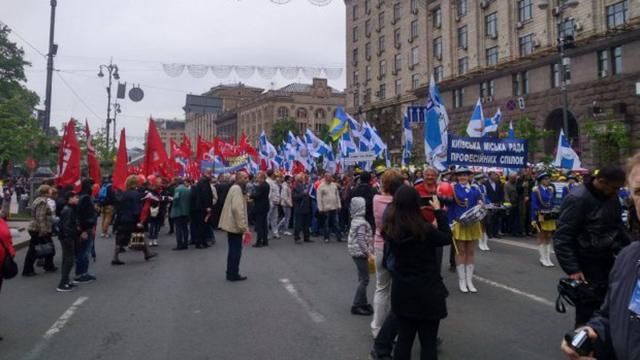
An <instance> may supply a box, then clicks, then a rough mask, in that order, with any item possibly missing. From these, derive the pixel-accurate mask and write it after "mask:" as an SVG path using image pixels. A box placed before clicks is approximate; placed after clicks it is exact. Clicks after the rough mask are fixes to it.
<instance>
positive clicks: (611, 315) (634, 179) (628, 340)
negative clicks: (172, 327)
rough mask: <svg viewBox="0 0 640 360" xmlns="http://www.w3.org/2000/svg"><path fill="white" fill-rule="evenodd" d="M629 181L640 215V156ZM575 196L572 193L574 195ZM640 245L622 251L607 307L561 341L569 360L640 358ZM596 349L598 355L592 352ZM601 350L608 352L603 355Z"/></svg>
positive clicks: (611, 280)
mask: <svg viewBox="0 0 640 360" xmlns="http://www.w3.org/2000/svg"><path fill="white" fill-rule="evenodd" d="M628 174H629V175H628V181H629V188H630V191H631V197H632V199H633V202H634V204H635V209H636V214H637V215H638V216H640V210H639V209H640V153H638V154H636V155H635V156H634V157H632V158H631V159H630V160H629V166H628ZM571 194H573V192H571ZM639 259H640V242H637V241H636V242H634V243H633V244H632V245H629V246H627V247H626V248H625V249H624V250H622V251H621V252H620V254H619V255H618V257H617V258H616V260H615V264H614V266H613V269H612V270H611V274H610V276H609V287H608V290H607V294H606V297H605V301H604V305H603V306H602V308H600V310H599V311H597V312H596V313H595V315H594V316H593V317H592V318H591V319H590V320H589V321H588V322H587V325H586V326H585V327H583V328H580V329H578V330H576V332H575V333H574V334H570V336H569V337H568V338H566V339H565V340H563V341H562V345H561V349H562V351H563V353H564V354H565V355H566V356H567V358H568V359H593V358H598V359H609V358H612V356H611V355H609V354H611V353H613V354H615V357H616V358H617V359H640V279H639V272H638V270H639V269H640V268H639V264H640V263H639ZM594 348H595V349H597V350H596V351H595V352H593V351H591V350H592V349H594ZM599 348H602V349H603V350H604V351H605V352H606V353H601V352H600V350H598V349H599Z"/></svg>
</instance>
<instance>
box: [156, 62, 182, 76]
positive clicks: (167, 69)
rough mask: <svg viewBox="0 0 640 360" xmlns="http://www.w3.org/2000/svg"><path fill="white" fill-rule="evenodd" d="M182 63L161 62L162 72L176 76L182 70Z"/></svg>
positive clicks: (180, 73)
mask: <svg viewBox="0 0 640 360" xmlns="http://www.w3.org/2000/svg"><path fill="white" fill-rule="evenodd" d="M184 68H185V65H184V64H175V63H174V64H162V70H164V73H165V74H167V75H168V76H171V77H178V76H180V75H182V73H183V72H184Z"/></svg>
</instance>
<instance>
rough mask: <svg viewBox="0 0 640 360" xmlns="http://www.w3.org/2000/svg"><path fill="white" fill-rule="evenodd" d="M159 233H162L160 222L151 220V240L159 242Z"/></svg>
mask: <svg viewBox="0 0 640 360" xmlns="http://www.w3.org/2000/svg"><path fill="white" fill-rule="evenodd" d="M159 232H160V220H159V219H151V221H149V239H151V240H158V233H159Z"/></svg>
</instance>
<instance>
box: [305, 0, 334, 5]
mask: <svg viewBox="0 0 640 360" xmlns="http://www.w3.org/2000/svg"><path fill="white" fill-rule="evenodd" d="M309 2H310V3H312V4H313V5H315V6H327V5H329V4H331V0H309Z"/></svg>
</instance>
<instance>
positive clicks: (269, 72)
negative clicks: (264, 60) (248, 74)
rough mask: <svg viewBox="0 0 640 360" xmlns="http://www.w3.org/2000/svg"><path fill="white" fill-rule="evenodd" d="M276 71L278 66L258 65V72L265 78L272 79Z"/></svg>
mask: <svg viewBox="0 0 640 360" xmlns="http://www.w3.org/2000/svg"><path fill="white" fill-rule="evenodd" d="M277 73H278V68H277V67H274V66H258V74H260V76H262V77H263V78H264V79H266V80H271V79H273V77H274V76H276V74H277Z"/></svg>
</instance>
